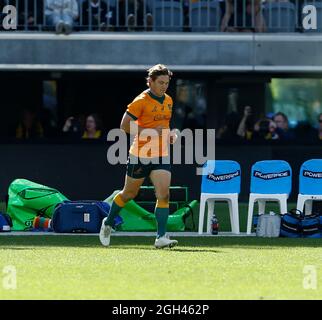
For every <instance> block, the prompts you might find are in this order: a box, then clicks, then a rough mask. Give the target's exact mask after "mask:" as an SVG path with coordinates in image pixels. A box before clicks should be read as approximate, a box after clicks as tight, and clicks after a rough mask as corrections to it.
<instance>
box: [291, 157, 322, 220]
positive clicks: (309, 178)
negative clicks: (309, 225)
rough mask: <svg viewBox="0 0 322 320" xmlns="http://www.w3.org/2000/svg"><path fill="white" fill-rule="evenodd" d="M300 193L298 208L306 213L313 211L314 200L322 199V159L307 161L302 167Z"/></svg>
mask: <svg viewBox="0 0 322 320" xmlns="http://www.w3.org/2000/svg"><path fill="white" fill-rule="evenodd" d="M299 181H300V183H299V194H298V197H297V206H296V207H297V209H298V210H300V211H303V209H304V204H305V214H311V213H312V205H313V201H314V200H322V159H311V160H308V161H305V162H304V163H303V164H302V166H301V169H300V177H299Z"/></svg>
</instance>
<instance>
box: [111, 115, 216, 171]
mask: <svg viewBox="0 0 322 320" xmlns="http://www.w3.org/2000/svg"><path fill="white" fill-rule="evenodd" d="M174 134H175V133H173V132H170V130H169V129H162V131H161V132H160V131H158V130H155V129H144V130H142V131H141V132H140V133H138V129H137V127H136V125H135V124H133V122H132V121H131V122H130V136H131V138H132V141H131V144H132V143H133V139H136V140H137V141H134V145H133V147H132V148H133V150H132V151H134V152H132V154H135V155H136V157H133V158H131V160H130V162H131V164H137V163H138V160H140V162H141V163H143V164H148V163H153V164H159V161H160V160H161V161H162V163H163V164H168V163H170V159H169V157H162V158H161V159H160V158H159V157H158V156H156V157H153V156H151V154H159V151H160V149H162V150H165V148H168V147H169V139H171V136H173V135H174ZM215 136H216V132H215V129H206V130H204V129H195V130H191V129H184V130H182V131H181V132H180V133H179V131H176V142H175V143H174V144H173V153H172V163H173V164H194V163H196V164H198V165H200V166H202V165H204V164H205V163H206V162H207V160H215ZM107 141H110V142H115V141H116V142H115V143H114V144H113V145H111V146H110V147H109V148H108V151H107V161H108V162H109V163H110V164H112V165H115V164H126V163H127V160H128V158H127V151H128V146H127V135H126V133H125V132H124V131H123V130H121V129H112V130H110V131H109V133H108V135H107ZM138 141H140V143H141V146H140V147H139V142H138ZM182 145H184V160H182V158H183V155H182V149H183V148H182ZM204 147H205V150H204ZM167 153H169V150H167ZM196 170H197V171H196V174H197V175H203V174H205V171H207V172H206V174H208V173H213V170H214V168H211V167H210V165H208V164H207V167H203V168H197V169H196Z"/></svg>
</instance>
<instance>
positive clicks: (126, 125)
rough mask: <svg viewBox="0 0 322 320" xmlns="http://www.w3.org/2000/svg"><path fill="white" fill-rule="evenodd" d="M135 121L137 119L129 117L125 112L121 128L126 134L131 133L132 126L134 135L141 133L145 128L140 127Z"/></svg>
mask: <svg viewBox="0 0 322 320" xmlns="http://www.w3.org/2000/svg"><path fill="white" fill-rule="evenodd" d="M135 120H136V119H135V118H134V117H133V116H131V115H129V114H128V112H125V113H124V114H123V117H122V120H121V124H120V128H121V129H122V130H124V131H125V132H126V133H131V132H130V131H131V130H130V129H131V126H134V133H136V132H138V133H140V132H141V131H142V130H143V129H144V128H142V127H140V126H138V125H137V124H136V122H135Z"/></svg>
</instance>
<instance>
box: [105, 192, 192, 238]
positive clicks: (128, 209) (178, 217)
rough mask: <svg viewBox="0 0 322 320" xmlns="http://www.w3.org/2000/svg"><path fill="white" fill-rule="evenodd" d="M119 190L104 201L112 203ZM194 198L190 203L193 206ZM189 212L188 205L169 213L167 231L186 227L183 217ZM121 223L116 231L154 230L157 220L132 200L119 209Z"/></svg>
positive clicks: (181, 229)
mask: <svg viewBox="0 0 322 320" xmlns="http://www.w3.org/2000/svg"><path fill="white" fill-rule="evenodd" d="M118 192H119V190H116V191H114V192H113V194H112V195H110V196H109V197H108V198H107V199H105V200H104V201H105V202H107V203H108V204H110V205H111V204H112V201H113V198H114V196H115V195H116V194H117V193H118ZM195 203H197V201H196V200H194V201H192V202H191V203H190V205H191V206H193V207H194V206H195ZM189 214H190V209H189V207H185V208H181V209H179V210H177V211H176V212H174V213H172V214H170V215H169V218H168V222H167V231H172V232H174V231H184V230H185V229H186V225H185V219H186V217H187V216H188V215H189ZM120 216H121V218H122V219H123V223H122V224H121V225H120V226H119V227H118V229H117V230H118V231H156V229H157V222H156V219H155V215H154V213H151V212H149V211H147V210H145V209H144V208H142V207H141V206H140V205H139V204H137V203H136V202H135V201H134V200H131V201H129V202H127V203H126V205H125V207H124V208H122V210H121V211H120Z"/></svg>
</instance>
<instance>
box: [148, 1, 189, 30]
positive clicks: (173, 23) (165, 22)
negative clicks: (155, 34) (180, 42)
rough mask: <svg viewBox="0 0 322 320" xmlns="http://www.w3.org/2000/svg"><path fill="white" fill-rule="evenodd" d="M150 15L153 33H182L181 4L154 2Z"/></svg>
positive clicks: (175, 2)
mask: <svg viewBox="0 0 322 320" xmlns="http://www.w3.org/2000/svg"><path fill="white" fill-rule="evenodd" d="M152 14H153V30H154V31H177V32H180V31H182V29H183V9H182V4H181V2H177V1H154V2H153V5H152Z"/></svg>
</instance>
